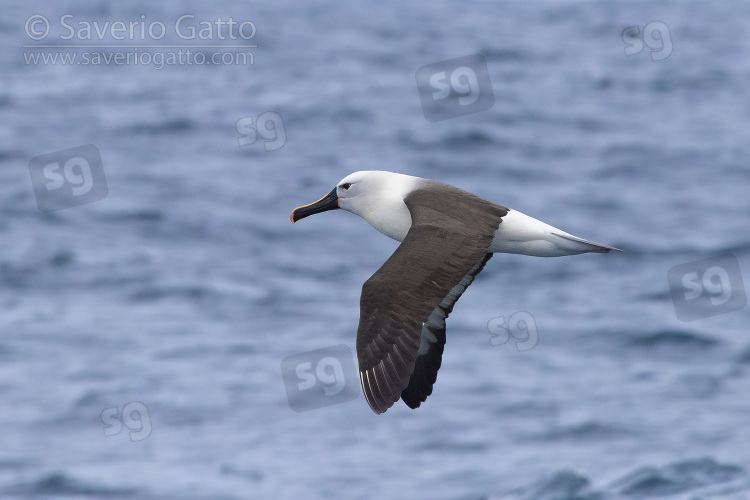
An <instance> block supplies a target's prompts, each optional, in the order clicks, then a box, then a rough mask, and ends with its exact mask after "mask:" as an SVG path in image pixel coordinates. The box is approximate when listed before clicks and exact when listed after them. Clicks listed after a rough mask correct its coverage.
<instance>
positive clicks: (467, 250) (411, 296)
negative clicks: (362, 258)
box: [357, 181, 508, 413]
mask: <svg viewBox="0 0 750 500" xmlns="http://www.w3.org/2000/svg"><path fill="white" fill-rule="evenodd" d="M423 182H424V184H423V185H422V186H421V187H420V189H417V190H415V191H413V192H411V193H410V194H409V195H408V196H407V197H406V198H405V199H404V203H405V204H406V206H407V207H408V209H409V212H410V214H411V218H412V225H411V228H410V229H409V232H408V233H407V235H406V238H404V241H403V242H402V243H401V245H400V246H399V247H398V248H397V249H396V251H395V252H394V253H393V255H391V257H390V258H389V259H388V260H387V261H386V262H385V264H383V266H382V267H381V268H380V269H378V271H377V272H376V273H375V274H373V275H372V277H370V279H368V280H367V281H366V282H365V284H364V285H363V286H362V297H361V300H360V319H359V328H358V330H357V358H358V359H359V376H360V380H361V382H362V390H363V392H364V394H365V398H366V399H367V402H368V404H369V405H370V407H371V408H372V410H373V411H374V412H375V413H382V412H384V411H386V410H387V409H388V408H390V407H391V406H392V405H393V403H395V402H396V401H398V400H399V398H400V397H401V396H402V393H404V392H406V394H407V398H410V399H409V401H415V400H416V401H417V405H416V406H418V403H419V401H420V400H421V401H424V400H425V398H426V397H427V395H428V394H429V392H426V393H425V391H431V389H432V384H433V383H434V382H435V376H436V373H437V368H439V363H440V355H441V354H442V349H443V344H444V343H445V340H444V336H445V330H444V326H443V328H442V337H443V340H442V343H441V341H440V339H439V338H438V340H437V342H435V343H433V345H437V344H440V345H439V347H435V349H436V350H435V352H434V354H432V355H431V354H430V353H429V350H428V354H427V357H428V358H429V359H426V360H425V361H424V362H423V361H419V362H418V364H417V360H418V354H419V350H420V343H421V339H422V332H423V325H424V324H425V323H429V319H430V315H431V314H433V312H435V311H440V310H441V308H440V306H441V303H443V302H444V301H446V300H447V302H446V303H445V305H446V308H445V309H446V310H447V311H448V312H450V309H449V308H452V305H453V303H455V301H456V300H458V297H459V296H460V295H461V293H463V291H464V290H465V289H466V287H468V285H469V284H470V283H471V281H472V280H473V276H476V274H477V273H478V272H479V271H480V270H481V268H482V266H483V263H484V262H486V261H487V260H488V259H489V257H487V251H488V249H489V247H490V244H491V243H492V238H493V237H494V234H495V230H496V229H497V228H498V226H499V225H500V222H501V221H502V217H504V216H505V215H506V214H507V213H508V209H507V208H505V207H502V206H500V205H495V204H494V203H491V202H489V201H486V200H483V199H482V198H479V197H478V196H475V195H473V194H471V193H467V192H466V191H462V190H460V189H458V188H454V187H452V186H448V185H445V184H440V183H437V182H432V181H423ZM467 279H468V282H467V283H466V284H465V285H460V284H461V283H462V280H467ZM457 285H460V286H459V287H457ZM454 290H455V291H456V293H455V294H453V295H452V292H453V291H454ZM454 295H455V298H452V296H454ZM449 303H450V304H449ZM439 314H440V313H439V312H437V313H435V315H439ZM445 315H446V316H447V314H445ZM433 318H434V317H433ZM442 322H443V324H444V318H443V320H442ZM433 324H434V325H435V326H437V327H439V326H440V325H439V322H437V321H436V320H434V321H433ZM434 329H436V330H437V331H438V332H439V331H440V329H439V328H434ZM428 331H429V330H428ZM436 337H437V336H436ZM427 340H428V341H429V340H430V339H429V338H427ZM438 350H439V351H440V352H439V353H438ZM436 358H437V366H436V365H435V361H436ZM415 366H416V367H417V368H418V371H417V372H416V374H415V375H416V377H417V378H416V379H415V382H414V387H413V392H410V391H409V390H407V387H409V386H410V383H409V381H410V379H411V377H412V373H415ZM423 370H424V371H423ZM431 370H434V371H435V376H432V375H430V371H431ZM426 381H430V382H429V383H428V384H426V383H424V382H426ZM405 401H406V402H407V404H409V401H407V400H406V399H405ZM409 406H412V405H411V404H409ZM412 407H414V406H412Z"/></svg>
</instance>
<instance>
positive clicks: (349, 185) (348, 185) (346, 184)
mask: <svg viewBox="0 0 750 500" xmlns="http://www.w3.org/2000/svg"><path fill="white" fill-rule="evenodd" d="M341 187H342V188H344V189H349V188H350V187H352V185H351V184H350V183H348V182H345V183H344V184H342V185H341Z"/></svg>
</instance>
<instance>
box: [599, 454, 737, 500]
mask: <svg viewBox="0 0 750 500" xmlns="http://www.w3.org/2000/svg"><path fill="white" fill-rule="evenodd" d="M742 473H743V469H742V468H741V467H739V466H736V465H724V464H719V463H717V462H716V461H715V460H713V459H712V458H699V459H693V460H685V461H681V462H675V463H672V464H669V465H666V466H664V467H641V468H639V469H636V470H635V471H633V472H631V473H630V474H627V475H626V476H624V477H622V478H620V479H618V480H617V481H615V482H614V483H613V484H612V487H613V488H614V489H615V490H616V491H617V492H619V493H621V494H623V495H628V496H635V497H637V498H644V496H646V495H647V496H662V495H673V494H676V493H682V492H684V491H688V490H691V489H695V488H700V487H704V486H709V485H712V484H717V483H723V482H726V481H731V480H732V479H735V478H736V477H738V476H739V475H740V474H742Z"/></svg>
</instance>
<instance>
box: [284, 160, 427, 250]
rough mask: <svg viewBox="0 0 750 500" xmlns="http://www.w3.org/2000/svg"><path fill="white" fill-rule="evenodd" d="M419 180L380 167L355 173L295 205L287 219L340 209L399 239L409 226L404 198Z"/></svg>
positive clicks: (297, 218)
mask: <svg viewBox="0 0 750 500" xmlns="http://www.w3.org/2000/svg"><path fill="white" fill-rule="evenodd" d="M419 180H420V179H419V178H418V177H412V176H409V175H403V174H396V173H393V172H386V171H383V170H364V171H361V172H354V173H353V174H349V175H347V176H346V177H344V178H343V179H341V180H340V181H339V183H338V184H337V185H336V187H335V188H333V190H332V191H331V192H330V193H328V194H327V195H326V196H324V197H323V198H321V199H320V200H318V201H316V202H315V203H311V204H309V205H304V206H301V207H298V208H295V209H294V211H292V215H291V216H290V220H291V221H292V222H297V221H298V220H300V219H303V218H305V217H307V216H309V215H313V214H316V213H320V212H325V211H327V210H334V209H337V208H342V209H344V210H346V211H348V212H351V213H353V214H357V215H359V216H360V217H362V218H363V219H365V220H366V221H367V222H368V223H370V225H371V226H372V227H374V228H375V229H377V230H378V231H380V232H381V233H383V234H385V235H387V236H389V237H391V238H394V239H397V240H399V241H401V240H403V238H404V237H405V236H406V232H407V231H408V230H409V227H411V215H410V214H409V209H408V208H407V207H406V205H405V204H404V197H405V196H406V195H407V194H409V192H411V190H412V189H413V188H414V186H415V184H416V183H417V182H418V181H419Z"/></svg>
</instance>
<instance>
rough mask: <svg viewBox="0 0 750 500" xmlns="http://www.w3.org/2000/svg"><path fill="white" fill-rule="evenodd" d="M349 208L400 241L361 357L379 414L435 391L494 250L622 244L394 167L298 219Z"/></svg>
mask: <svg viewBox="0 0 750 500" xmlns="http://www.w3.org/2000/svg"><path fill="white" fill-rule="evenodd" d="M335 209H343V210H346V211H348V212H351V213H353V214H356V215H359V216H360V217H362V218H363V219H364V220H365V221H367V222H368V223H369V224H370V225H371V226H372V227H374V228H375V229H377V230H378V231H380V232H381V233H383V234H384V235H386V236H388V237H390V238H393V239H394V240H397V241H400V242H401V244H400V245H399V246H398V248H397V249H396V251H395V252H394V253H393V255H391V257H390V258H389V259H388V260H387V261H386V262H385V264H383V266H382V267H381V268H380V269H378V270H377V271H376V272H375V274H373V275H372V276H371V277H370V279H368V280H367V281H366V282H365V284H364V285H363V286H362V295H361V299H360V317H359V327H358V328H357V358H358V361H359V378H360V382H361V384H362V392H363V393H364V395H365V399H367V403H368V404H369V405H370V408H372V411H374V412H375V413H377V414H379V413H383V412H385V411H386V410H388V408H390V407H391V406H393V404H394V403H395V402H397V401H398V400H399V399H402V400H403V401H404V403H406V405H407V406H409V407H410V408H412V409H414V408H418V407H419V405H420V404H421V403H423V402H425V401H426V400H427V396H429V395H430V394H432V387H433V385H434V384H435V381H436V380H437V372H438V370H439V369H440V363H441V361H442V355H443V348H444V346H445V320H446V318H447V317H448V315H449V314H450V313H451V311H452V310H453V306H454V305H455V304H456V301H457V300H458V299H459V298H460V297H461V294H463V293H464V291H466V288H468V286H469V285H471V283H472V282H473V281H474V278H476V276H477V275H478V274H479V273H480V271H481V270H482V269H483V268H484V265H485V264H486V263H487V261H488V260H490V258H491V257H492V254H493V253H498V252H500V253H515V254H523V255H532V256H536V257H558V256H562V255H575V254H580V253H587V252H594V253H608V252H610V251H612V250H618V249H617V248H614V247H610V246H607V245H601V244H599V243H593V242H591V241H587V240H584V239H582V238H578V237H577V236H573V235H571V234H568V233H566V232H565V231H562V230H560V229H557V228H555V227H552V226H550V225H549V224H545V223H544V222H542V221H539V220H537V219H534V218H532V217H529V216H528V215H524V214H522V213H521V212H518V211H516V210H513V209H510V208H507V207H504V206H502V205H497V204H495V203H492V202H490V201H487V200H485V199H483V198H480V197H479V196H476V195H474V194H472V193H469V192H467V191H464V190H462V189H459V188H457V187H454V186H450V185H448V184H443V183H440V182H436V181H433V180H429V179H423V178H420V177H412V176H410V175H404V174H397V173H393V172H385V171H372V170H371V171H362V172H355V173H353V174H350V175H348V176H346V177H344V178H343V179H342V180H341V181H340V182H339V183H338V184H337V185H336V187H335V188H333V190H332V191H331V192H330V193H328V194H327V195H325V196H324V197H323V198H321V199H319V200H318V201H316V202H314V203H310V204H309V205H303V206H301V207H298V208H295V209H294V210H293V211H292V214H291V215H290V217H289V218H290V220H291V221H292V223H294V222H297V221H298V220H300V219H303V218H305V217H308V216H310V215H313V214H317V213H321V212H326V211H328V210H335Z"/></svg>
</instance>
